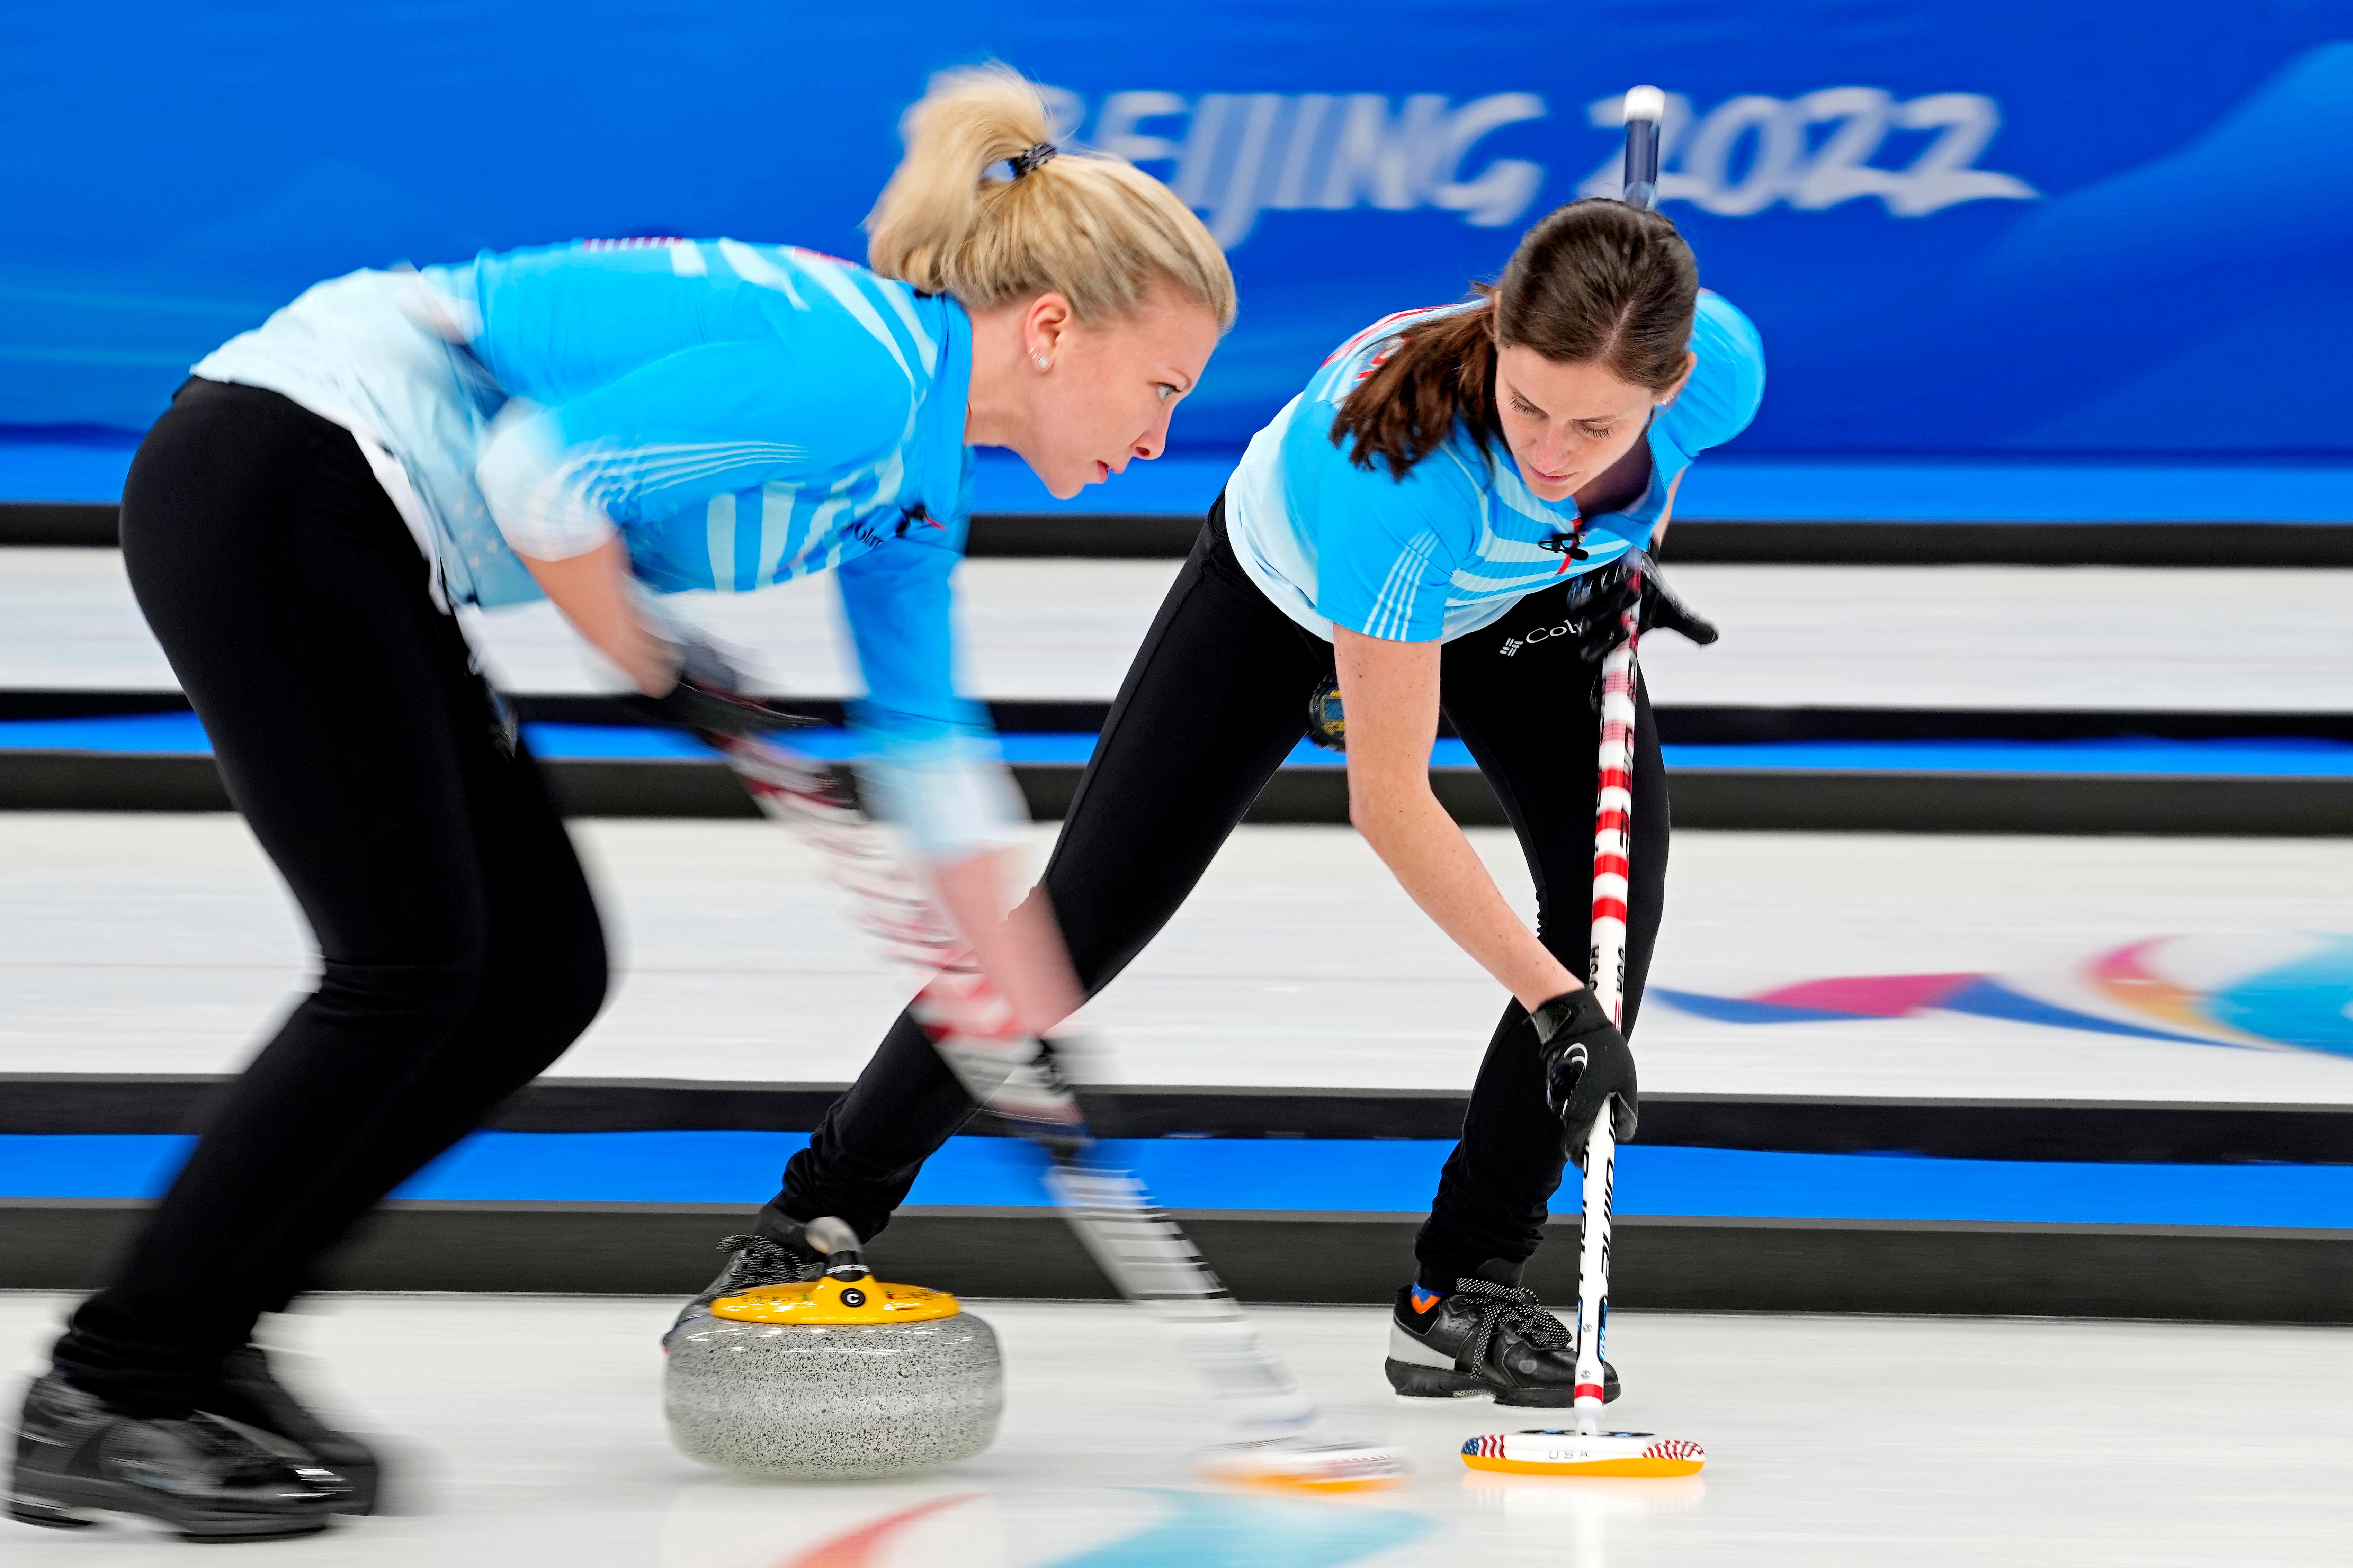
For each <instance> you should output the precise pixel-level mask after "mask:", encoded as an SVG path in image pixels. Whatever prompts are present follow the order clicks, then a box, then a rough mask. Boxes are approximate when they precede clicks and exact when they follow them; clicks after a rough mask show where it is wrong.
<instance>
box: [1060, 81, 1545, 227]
mask: <svg viewBox="0 0 2353 1568" xmlns="http://www.w3.org/2000/svg"><path fill="white" fill-rule="evenodd" d="M1071 96H1072V97H1073V98H1074V99H1075V97H1076V95H1075V94H1073V95H1071ZM1545 115H1546V108H1545V100H1543V99H1542V98H1540V97H1538V96H1537V95H1536V94H1535V93H1532V92H1499V93H1493V94H1490V95H1488V96H1487V97H1484V98H1476V99H1472V100H1470V101H1468V102H1466V103H1463V104H1461V105H1459V106H1458V105H1457V104H1455V103H1454V101H1453V100H1451V99H1450V98H1448V97H1447V96H1446V95H1445V94H1443V93H1436V92H1416V93H1408V94H1406V95H1405V96H1404V97H1403V98H1401V99H1396V100H1392V99H1390V98H1388V97H1386V96H1384V95H1383V94H1380V93H1377V92H1358V93H1348V94H1345V95H1341V94H1335V93H1327V92H1304V93H1281V92H1248V93H1236V92H1210V93H1203V94H1202V95H1200V96H1199V97H1198V98H1193V99H1187V98H1185V97H1184V96H1182V95H1180V94H1177V93H1174V92H1147V91H1134V92H1114V93H1111V94H1109V95H1107V96H1106V97H1105V98H1104V99H1103V105H1102V107H1101V109H1100V110H1097V112H1096V115H1095V121H1094V126H1093V132H1092V135H1091V136H1089V137H1088V138H1087V140H1088V141H1089V142H1091V143H1092V145H1093V146H1094V147H1095V148H1097V149H1098V150H1100V151H1102V152H1105V153H1114V154H1116V155H1118V156H1119V157H1122V158H1125V159H1127V160H1128V161H1129V162H1130V163H1160V164H1164V165H1166V167H1164V168H1159V169H1155V170H1154V173H1155V174H1160V175H1161V177H1162V178H1164V179H1166V180H1167V182H1168V184H1169V188H1170V189H1171V190H1174V191H1175V192H1176V195H1178V196H1179V197H1180V198H1181V199H1182V200H1183V201H1184V202H1185V203H1186V205H1188V206H1191V207H1193V208H1195V209H1196V210H1197V211H1198V212H1200V213H1201V214H1202V215H1203V216H1205V217H1206V218H1207V219H1208V225H1209V232H1210V233H1212V234H1214V235H1215V236H1217V237H1218V243H1219V244H1220V245H1223V246H1224V247H1227V248H1228V249H1229V250H1230V249H1232V248H1233V247H1236V246H1239V245H1240V244H1241V243H1242V242H1243V241H1244V240H1246V239H1248V238H1249V237H1250V232H1251V231H1252V230H1253V229H1254V228H1256V227H1257V226H1258V218H1259V215H1260V214H1261V213H1264V212H1308V211H1323V212H1347V211H1351V210H1353V209H1355V208H1357V207H1371V208H1373V209H1375V210H1377V211H1380V212H1413V211H1416V210H1419V209H1421V208H1436V209H1438V210H1439V211H1441V212H1455V213H1460V214H1461V215H1462V219H1463V221H1464V222H1466V223H1469V224H1472V225H1475V226H1479V227H1482V228H1496V227H1501V226H1504V225H1505V224H1508V223H1510V222H1512V220H1513V219H1514V218H1517V217H1519V216H1521V215H1522V214H1524V213H1525V212H1526V211H1527V209H1528V207H1529V206H1530V205H1531V204H1533V203H1534V202H1535V198H1536V193H1537V192H1538V190H1539V189H1541V188H1542V186H1543V184H1544V177H1545V171H1544V166H1543V165H1542V164H1540V163H1533V162H1531V161H1529V160H1527V159H1525V158H1491V159H1489V160H1488V161H1487V162H1486V163H1484V164H1483V165H1482V164H1480V163H1478V160H1477V157H1476V153H1477V151H1478V148H1479V144H1480V143H1481V142H1483V141H1485V140H1486V138H1487V137H1489V136H1491V135H1493V133H1494V132H1498V131H1501V130H1503V129H1504V127H1505V126H1508V125H1515V124H1519V123H1521V122H1522V121H1531V120H1541V119H1543V118H1544V117H1545Z"/></svg>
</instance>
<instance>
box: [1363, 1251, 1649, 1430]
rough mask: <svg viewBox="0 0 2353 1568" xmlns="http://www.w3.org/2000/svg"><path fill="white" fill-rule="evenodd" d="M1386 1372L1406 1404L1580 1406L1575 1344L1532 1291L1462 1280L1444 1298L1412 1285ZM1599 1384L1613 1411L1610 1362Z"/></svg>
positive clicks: (1393, 1329)
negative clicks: (1485, 1401)
mask: <svg viewBox="0 0 2353 1568" xmlns="http://www.w3.org/2000/svg"><path fill="white" fill-rule="evenodd" d="M1481 1272H1482V1273H1485V1272H1489V1270H1485V1269H1482V1271H1481ZM1381 1370H1383V1371H1384V1372H1386V1373H1388V1377H1389V1386H1390V1387H1391V1388H1394V1389H1396V1390H1397V1391H1398V1394H1402V1395H1404V1396H1405V1397H1406V1398H1408V1399H1469V1398H1472V1397H1474V1396H1476V1395H1479V1394H1493V1395H1494V1397H1495V1403H1496V1404H1498V1405H1538V1406H1542V1407H1544V1408H1547V1409H1560V1408H1566V1407H1567V1406H1568V1405H1574V1404H1576V1403H1577V1336H1576V1335H1574V1334H1572V1333H1570V1332H1569V1331H1568V1330H1567V1328H1566V1327H1565V1326H1564V1325H1563V1324H1562V1322H1561V1321H1560V1320H1559V1319H1558V1318H1556V1317H1554V1316H1553V1315H1552V1314H1551V1313H1550V1312H1547V1311H1546V1310H1544V1308H1543V1307H1542V1306H1541V1305H1539V1304H1538V1302H1537V1300H1536V1293H1535V1291H1533V1290H1522V1289H1514V1287H1512V1286H1510V1285H1504V1284H1498V1283H1496V1282H1495V1281H1494V1280H1493V1279H1457V1280H1456V1281H1455V1282H1454V1289H1451V1290H1450V1291H1446V1292H1444V1293H1443V1294H1441V1293H1440V1292H1437V1291H1433V1290H1429V1289H1424V1288H1423V1287H1421V1286H1420V1285H1418V1284H1417V1285H1409V1286H1407V1287H1405V1289H1401V1290H1399V1291H1398V1300H1397V1310H1396V1312H1395V1313H1394V1314H1393V1315H1392V1316H1391V1317H1390V1319H1389V1354H1388V1361H1387V1362H1385V1363H1383V1364H1382V1369H1381ZM1601 1380H1602V1395H1601V1398H1602V1402H1603V1403H1604V1404H1607V1403H1608V1402H1609V1401H1610V1400H1612V1399H1615V1398H1617V1397H1618V1373H1617V1369H1615V1368H1614V1367H1612V1366H1610V1365H1609V1363H1607V1362H1604V1363H1601Z"/></svg>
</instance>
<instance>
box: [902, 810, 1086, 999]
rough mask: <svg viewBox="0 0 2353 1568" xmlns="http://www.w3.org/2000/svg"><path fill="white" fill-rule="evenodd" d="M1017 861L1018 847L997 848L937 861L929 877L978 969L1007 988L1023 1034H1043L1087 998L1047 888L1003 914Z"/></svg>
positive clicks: (1003, 989)
mask: <svg viewBox="0 0 2353 1568" xmlns="http://www.w3.org/2000/svg"><path fill="white" fill-rule="evenodd" d="M1019 861H1020V857H1019V856H1018V855H1017V854H1016V853H1015V852H1013V851H1011V850H1005V849H1000V850H997V851H995V852H993V853H984V854H979V855H974V856H971V857H969V858H965V859H963V860H958V861H955V862H954V863H952V864H948V865H943V866H934V868H933V870H932V878H933V884H934V887H936V888H937V889H938V890H939V895H940V902H941V903H943V904H944V905H946V906H947V911H948V917H949V918H950V919H951V920H953V921H955V924H956V929H957V930H958V931H961V932H962V933H963V935H964V939H965V941H966V942H970V943H971V944H972V952H973V957H974V958H975V959H976V960H977V961H978V962H979V963H980V968H981V973H985V974H987V976H988V977H989V979H991V980H993V981H995V982H996V983H997V989H998V990H1000V991H1002V992H1004V993H1005V999H1006V1000H1007V1001H1008V1002H1009V1003H1011V1004H1012V1006H1013V1016H1015V1017H1016V1018H1017V1019H1018V1020H1019V1021H1020V1025H1021V1027H1022V1029H1023V1031H1024V1032H1025V1033H1028V1034H1032V1035H1042V1034H1044V1033H1045V1032H1046V1031H1047V1030H1049V1029H1050V1028H1052V1027H1053V1026H1055V1025H1057V1024H1059V1023H1060V1022H1061V1021H1062V1020H1063V1019H1065V1018H1067V1017H1069V1016H1071V1014H1073V1013H1075V1012H1077V1011H1078V1010H1079V1004H1080V1003H1081V1002H1082V1001H1084V1000H1085V999H1086V998H1085V994H1084V993H1083V992H1082V991H1081V990H1080V988H1079V981H1078V976H1077V975H1076V974H1075V973H1072V972H1071V960H1070V955H1069V953H1068V952H1066V951H1065V950H1064V948H1063V946H1062V933H1061V931H1060V930H1059V929H1058V928H1057V927H1056V926H1055V924H1054V916H1053V911H1052V910H1050V908H1049V907H1048V906H1047V903H1046V896H1045V893H1044V891H1043V890H1042V889H1041V890H1039V892H1036V893H1033V894H1031V895H1030V897H1029V900H1027V901H1026V902H1024V903H1023V904H1021V905H1020V906H1019V907H1018V908H1017V909H1015V910H1013V911H1012V912H1011V913H1010V914H1008V913H1007V912H1006V908H1005V906H1006V904H1007V903H1008V901H1009V900H1008V897H1007V894H1008V890H1009V889H1011V888H1012V887H1013V886H1014V885H1015V884H1014V880H1013V879H1015V878H1016V877H1018V876H1019V875H1020V871H1021V867H1020V864H1019Z"/></svg>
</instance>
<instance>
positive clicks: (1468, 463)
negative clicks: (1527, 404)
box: [1226, 289, 1765, 642]
mask: <svg viewBox="0 0 2353 1568" xmlns="http://www.w3.org/2000/svg"><path fill="white" fill-rule="evenodd" d="M1478 308H1479V307H1478V306H1477V304H1476V303H1475V302H1473V303H1466V304H1462V305H1457V306H1441V307H1439V308H1438V309H1437V310H1407V311H1402V312H1400V313H1399V314H1397V315H1394V316H1389V317H1386V318H1384V319H1383V320H1381V321H1376V322H1374V323H1373V324H1372V325H1371V326H1369V327H1366V329H1365V330H1364V331H1361V332H1358V333H1357V334H1356V336H1355V337H1353V338H1350V339H1349V340H1348V341H1347V342H1345V343H1343V344H1342V345H1341V346H1340V347H1339V349H1338V350H1337V351H1335V353H1333V355H1332V357H1331V358H1330V359H1328V360H1326V361H1324V366H1323V368H1322V369H1321V370H1319V371H1317V372H1316V373H1315V377H1314V380H1312V381H1310V382H1309V383H1308V384H1307V390H1306V391H1304V392H1303V393H1301V394H1300V395H1298V396H1297V397H1294V398H1293V399H1292V400H1291V402H1290V403H1289V404H1288V405H1285V406H1284V407H1283V409H1282V412H1281V413H1280V414H1278V415H1276V416H1275V417H1274V420H1273V423H1271V424H1270V425H1268V426H1267V427H1266V428H1265V429H1263V430H1261V431H1260V432H1259V433H1258V435H1257V436H1256V437H1254V438H1253V439H1252V440H1251V442H1250V449H1249V450H1248V451H1247V452H1246V453H1244V454H1243V456H1242V460H1241V462H1240V465H1239V466H1238V467H1237V468H1235V470H1234V475H1233V478H1232V479H1230V480H1229V481H1228V483H1227V486H1226V528H1227V532H1228V533H1229V536H1230V537H1231V538H1232V540H1233V545H1234V553H1235V555H1236V557H1237V558H1238V559H1239V560H1240V563H1241V565H1242V568H1243V570H1244V571H1246V572H1248V573H1249V574H1250V577H1251V578H1252V579H1253V580H1254V581H1256V582H1257V584H1258V585H1259V586H1260V587H1261V589H1263V590H1264V591H1265V593H1266V595H1267V597H1269V598H1270V599H1271V600H1273V601H1274V603H1275V604H1276V605H1278V606H1280V607H1281V608H1282V612H1283V613H1284V614H1285V615H1287V616H1290V617H1291V618H1292V619H1293V620H1294V621H1297V622H1298V623H1299V624H1300V625H1301V626H1305V627H1306V628H1307V629H1308V630H1310V631H1312V632H1314V634H1315V635H1316V636H1318V637H1326V638H1328V637H1331V636H1332V628H1333V626H1335V625H1336V626H1346V627H1347V628H1348V629H1349V630H1351V631H1355V632H1361V633H1363V634H1364V635H1365V636H1366V637H1386V638H1388V639H1391V640H1393V641H1397V642H1437V641H1450V640H1451V639H1453V638H1455V637H1461V636H1462V635H1464V634H1465V633H1467V632H1474V631H1477V630H1478V629H1479V628H1480V627H1481V626H1485V625H1487V624H1488V623H1489V622H1491V621H1493V620H1494V619H1495V618H1496V617H1497V616H1501V615H1502V614H1503V613H1504V611H1505V610H1508V609H1509V608H1511V606H1512V605H1513V604H1514V602H1515V601H1516V600H1518V599H1519V598H1521V597H1522V596H1523V595H1528V594H1532V593H1535V592H1536V591H1537V590H1539V589H1541V588H1545V587H1548V586H1550V585H1551V584H1555V583H1557V582H1559V581H1560V579H1561V577H1562V575H1563V574H1564V567H1566V571H1567V573H1569V574H1575V573H1581V572H1589V571H1592V570H1593V569H1594V568H1595V567H1598V566H1601V565H1604V564H1606V563H1609V562H1610V561H1614V560H1616V559H1617V558H1618V557H1619V556H1620V555H1622V554H1624V553H1625V552H1627V551H1629V550H1633V549H1640V548H1643V547H1645V546H1647V545H1648V544H1649V542H1650V539H1651V529H1653V528H1654V527H1656V526H1657V524H1658V521H1659V519H1660V518H1661V517H1662V515H1664V513H1665V511H1666V508H1667V498H1668V492H1669V489H1671V487H1672V485H1673V484H1674V481H1675V479H1676V478H1677V477H1678V476H1679V475H1681V474H1682V473H1683V469H1685V468H1689V467H1690V466H1691V461H1692V459H1693V458H1695V457H1697V456H1698V455H1699V454H1700V453H1701V452H1702V451H1704V450H1705V449H1706V448H1708V447H1715V446H1720V445H1722V444H1723V443H1724V442H1725V441H1729V440H1730V439H1732V437H1735V436H1737V435H1738V434H1740V432H1741V431H1742V430H1743V429H1745V428H1746V426H1747V424H1748V421H1749V420H1750V419H1752V418H1754V417H1755V416H1756V413H1757V404H1758V402H1759V401H1760V400H1761V399H1762V398H1763V396H1764V393H1765V353H1764V348H1763V345H1762V344H1761V343H1759V342H1758V341H1757V329H1756V328H1755V327H1754V326H1752V325H1750V324H1749V321H1748V318H1747V317H1746V316H1744V315H1742V314H1741V313H1740V312H1739V311H1738V310H1735V309H1734V308H1733V307H1732V306H1731V305H1730V304H1729V303H1728V302H1727V301H1725V300H1724V299H1723V298H1722V297H1721V296H1719V295H1716V294H1714V293H1710V292H1708V291H1707V290H1704V289H1703V290H1701V292H1700V297H1699V309H1698V310H1697V313H1696V315H1695V317H1694V321H1693V323H1692V336H1691V347H1692V352H1693V353H1694V354H1696V355H1697V356H1698V363H1696V364H1695V365H1694V367H1693V370H1692V375H1691V379H1690V381H1688V382H1687V383H1685V384H1684V386H1683V392H1682V393H1681V395H1678V396H1677V397H1676V398H1675V400H1674V402H1672V404H1670V405H1667V406H1666V407H1664V408H1662V409H1660V410H1659V411H1658V412H1657V414H1656V415H1655V416H1653V417H1652V418H1651V427H1650V431H1649V436H1648V438H1649V441H1650V444H1651V483H1650V488H1649V489H1647V490H1645V491H1644V493H1643V495H1642V497H1641V500H1637V501H1636V502H1635V503H1634V504H1633V505H1631V506H1629V507H1627V508H1626V509H1625V510H1622V511H1613V512H1604V513H1600V514H1599V515H1597V516H1595V517H1592V518H1590V519H1588V520H1587V521H1586V533H1585V540H1584V548H1585V549H1586V551H1587V552H1588V554H1587V556H1586V558H1585V559H1584V560H1583V561H1579V562H1569V561H1568V558H1567V556H1566V555H1565V554H1564V553H1562V552H1561V551H1560V550H1559V548H1558V544H1559V542H1560V540H1561V537H1562V535H1564V534H1566V533H1568V532H1570V531H1574V530H1575V529H1576V527H1577V503H1576V502H1575V501H1573V500H1564V501H1560V502H1557V503H1555V502H1552V501H1546V500H1539V499H1538V498H1537V497H1536V496H1535V493H1534V492H1532V491H1531V490H1530V489H1528V488H1527V486H1526V485H1525V483H1523V482H1522V481H1521V479H1520V476H1519V470H1518V468H1517V467H1516V466H1515V465H1514V462H1513V460H1512V455H1511V453H1510V451H1509V450H1508V449H1506V448H1505V447H1504V443H1503V441H1502V440H1501V439H1495V440H1493V441H1491V442H1490V443H1489V447H1488V449H1486V450H1482V449H1481V447H1480V446H1479V444H1478V443H1477V442H1476V441H1474V440H1473V439H1472V437H1471V435H1470V432H1469V431H1468V429H1466V428H1464V427H1463V426H1459V425H1458V426H1456V428H1455V431H1454V434H1453V436H1452V437H1451V438H1450V439H1448V440H1447V441H1445V442H1444V443H1442V444H1441V445H1440V446H1439V447H1437V448H1436V449H1434V450H1433V451H1431V452H1430V454H1429V455H1428V456H1427V457H1425V458H1422V459H1421V461H1420V462H1419V463H1417V464H1415V465H1414V466H1413V468H1410V469H1409V470H1408V472H1407V473H1406V476H1405V478H1403V479H1395V478H1392V477H1391V475H1390V473H1389V468H1388V463H1387V461H1386V460H1382V459H1378V458H1377V459H1376V460H1375V466H1374V467H1373V468H1359V467H1357V466H1356V464H1355V463H1353V462H1351V461H1349V457H1348V453H1349V449H1350V448H1349V446H1347V445H1335V443H1334V442H1333V440H1332V421H1333V419H1334V417H1335V416H1336V415H1337V414H1338V412H1339V406H1340V404H1341V403H1342V402H1343V401H1344V400H1345V398H1346V397H1347V395H1348V394H1349V393H1350V392H1351V391H1353V390H1354V389H1355V387H1356V384H1358V383H1359V382H1361V381H1363V380H1364V378H1365V377H1366V375H1368V374H1371V373H1372V370H1373V367H1374V366H1375V365H1376V364H1377V363H1379V361H1380V359H1381V358H1382V357H1383V351H1384V350H1385V349H1386V348H1388V346H1390V345H1391V344H1392V343H1393V342H1395V340H1396V338H1397V336H1398V333H1400V332H1402V331H1405V330H1406V329H1408V328H1409V327H1411V326H1413V325H1414V324H1415V323H1417V322H1419V321H1428V320H1429V319H1430V317H1432V316H1433V315H1438V314H1441V313H1445V312H1449V311H1453V310H1475V309H1478ZM1547 546H1551V548H1547Z"/></svg>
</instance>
